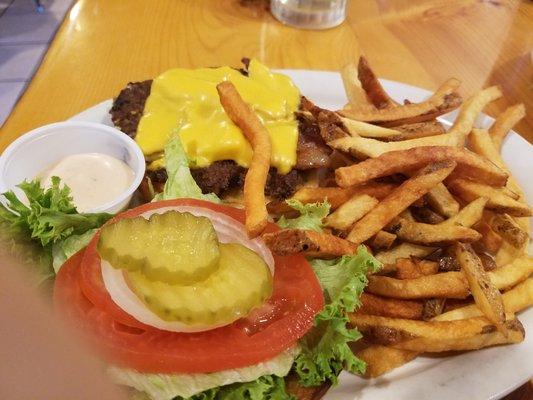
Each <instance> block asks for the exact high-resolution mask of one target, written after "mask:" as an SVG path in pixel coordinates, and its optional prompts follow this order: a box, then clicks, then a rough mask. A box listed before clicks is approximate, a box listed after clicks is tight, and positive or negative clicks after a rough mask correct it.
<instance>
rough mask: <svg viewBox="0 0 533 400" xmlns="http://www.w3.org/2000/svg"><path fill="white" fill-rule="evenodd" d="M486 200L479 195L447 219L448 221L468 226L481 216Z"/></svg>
mask: <svg viewBox="0 0 533 400" xmlns="http://www.w3.org/2000/svg"><path fill="white" fill-rule="evenodd" d="M487 201H488V199H487V198H486V197H480V198H478V199H476V200H474V201H472V202H470V203H468V204H467V205H466V206H464V207H463V208H462V209H461V211H459V212H458V213H457V214H456V215H454V216H453V217H451V218H450V219H449V220H448V221H449V223H452V224H459V225H462V226H466V227H467V228H470V227H471V226H473V225H474V224H476V223H477V222H478V221H480V220H481V217H483V210H484V209H485V205H486V204H487Z"/></svg>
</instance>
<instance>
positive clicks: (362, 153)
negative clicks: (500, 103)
mask: <svg viewBox="0 0 533 400" xmlns="http://www.w3.org/2000/svg"><path fill="white" fill-rule="evenodd" d="M500 96H501V91H500V90H499V89H498V87H496V86H493V87H490V88H488V89H485V90H482V91H480V92H478V93H477V94H475V95H474V96H472V97H471V98H470V99H468V101H466V102H465V104H464V105H463V107H461V110H460V112H459V116H458V117H457V118H456V120H455V122H454V124H453V126H452V127H451V128H450V130H449V131H448V133H447V134H445V135H437V136H428V137H423V138H418V139H411V140H404V141H401V142H388V143H383V142H380V141H379V140H374V139H367V138H362V137H344V138H339V139H336V140H333V141H331V142H329V143H328V144H329V145H330V146H331V147H333V148H335V149H337V150H341V151H344V152H347V153H351V154H352V155H354V156H355V157H358V158H367V157H378V156H379V155H380V154H383V153H387V152H389V151H394V150H405V149H411V148H413V147H421V146H460V147H462V146H464V143H465V139H466V136H467V135H468V134H469V133H470V131H471V130H472V127H473V125H474V122H475V120H476V117H477V115H478V114H479V113H480V112H481V110H483V108H484V107H485V106H486V105H487V104H488V103H490V102H491V101H493V100H496V99H498V98H499V97H500ZM398 108H399V107H398ZM382 111H383V110H382Z"/></svg>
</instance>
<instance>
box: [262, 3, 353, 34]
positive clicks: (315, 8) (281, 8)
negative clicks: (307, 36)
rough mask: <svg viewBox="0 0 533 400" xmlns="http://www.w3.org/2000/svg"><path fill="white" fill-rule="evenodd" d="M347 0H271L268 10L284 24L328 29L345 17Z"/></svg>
mask: <svg viewBox="0 0 533 400" xmlns="http://www.w3.org/2000/svg"><path fill="white" fill-rule="evenodd" d="M347 2H348V0H271V1H270V11H271V12H272V15H274V17H276V19H278V20H279V21H280V22H282V23H284V24H285V25H290V26H294V27H295V28H302V29H328V28H333V27H335V26H337V25H340V24H341V23H342V22H343V21H344V20H345V19H346V3H347Z"/></svg>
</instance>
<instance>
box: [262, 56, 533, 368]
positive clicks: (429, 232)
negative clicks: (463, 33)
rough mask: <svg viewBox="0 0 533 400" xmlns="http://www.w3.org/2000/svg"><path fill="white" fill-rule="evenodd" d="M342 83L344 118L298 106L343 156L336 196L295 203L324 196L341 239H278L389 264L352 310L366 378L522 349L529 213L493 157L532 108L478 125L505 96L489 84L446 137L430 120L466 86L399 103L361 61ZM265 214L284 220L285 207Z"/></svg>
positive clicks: (530, 289)
mask: <svg viewBox="0 0 533 400" xmlns="http://www.w3.org/2000/svg"><path fill="white" fill-rule="evenodd" d="M343 81H344V84H345V87H346V91H347V96H348V98H349V104H348V105H347V106H345V108H344V109H343V110H340V111H338V112H337V113H333V112H330V111H327V110H323V109H320V108H319V107H317V106H314V105H312V107H311V108H309V106H307V107H303V108H304V109H305V110H308V111H309V112H310V115H309V118H314V120H315V121H316V123H317V124H318V125H319V127H320V134H321V137H322V138H323V139H324V140H325V142H326V143H327V144H328V145H329V146H330V147H331V148H333V149H335V151H337V153H338V154H345V157H346V159H345V160H344V161H343V162H339V163H336V164H335V167H331V168H332V169H334V170H335V183H336V184H337V185H338V187H332V188H309V189H301V190H300V191H298V192H297V193H296V194H295V195H294V198H299V199H300V200H301V201H302V202H304V203H306V202H316V201H323V200H324V199H325V198H326V197H327V198H328V201H330V203H331V204H332V211H331V213H330V215H329V216H327V217H326V218H325V220H324V222H325V227H326V228H329V229H330V230H331V232H333V233H334V234H336V235H338V236H340V237H342V238H344V237H346V240H343V239H340V237H337V239H339V240H341V241H340V242H339V241H336V240H335V239H332V238H331V235H329V234H326V236H320V237H319V236H313V235H321V234H317V233H311V234H310V235H307V233H306V234H303V237H296V236H294V237H293V235H294V234H293V233H278V235H280V239H279V246H280V247H281V250H282V252H283V250H287V248H289V250H290V251H288V252H289V253H291V252H294V251H297V252H302V253H304V254H306V255H307V254H317V255H320V256H324V257H336V256H339V255H342V254H349V253H350V252H353V251H355V249H356V247H357V246H358V245H360V244H365V245H367V246H369V247H371V249H373V250H374V251H376V253H375V255H374V256H375V258H376V259H378V260H379V261H380V262H382V263H383V268H382V269H381V270H380V271H378V272H375V273H372V274H370V275H369V276H368V280H369V282H368V285H367V287H366V289H365V293H363V295H362V297H361V301H362V306H361V308H360V309H359V310H357V311H356V312H354V313H351V314H350V315H349V318H350V321H351V322H352V324H353V325H354V326H355V327H357V328H358V329H359V330H360V331H361V332H362V333H363V334H364V342H363V343H359V345H358V346H357V347H358V348H359V349H358V350H357V351H356V355H357V356H358V357H360V358H361V359H363V360H365V361H366V362H367V372H366V375H365V376H367V377H375V376H379V375H381V374H383V373H385V372H387V371H390V370H391V369H393V368H396V367H398V366H400V365H402V364H404V363H406V362H408V361H410V360H412V359H413V358H415V357H416V356H417V355H418V354H420V353H422V352H445V351H464V350H475V349H478V348H483V347H487V346H491V345H498V344H510V343H519V342H521V341H522V340H523V339H524V330H523V327H522V325H521V324H520V322H519V321H518V319H516V318H515V315H514V314H515V313H517V312H519V311H521V310H523V309H525V308H527V307H529V306H531V305H533V277H531V276H532V274H533V257H531V256H528V255H527V253H526V250H525V249H526V248H527V245H528V241H529V216H531V215H532V211H531V208H530V207H529V206H528V205H527V203H526V200H525V197H524V192H523V190H522V188H521V187H520V186H519V184H518V182H517V181H516V180H515V179H514V178H513V176H512V175H511V173H510V170H509V168H508V167H507V166H506V165H505V163H504V161H503V159H502V157H501V155H500V153H499V148H500V146H501V142H502V140H503V138H504V137H505V135H506V134H507V132H508V131H509V130H510V129H511V128H512V126H513V125H514V124H515V123H516V122H517V121H518V120H520V118H522V117H523V115H524V107H523V106H522V105H517V106H513V107H511V108H509V109H508V110H506V111H505V112H504V113H502V114H501V115H500V116H498V118H497V120H496V122H495V123H494V124H493V126H492V127H491V128H490V130H486V129H476V128H474V123H475V121H476V118H477V117H478V114H479V113H480V112H481V111H482V110H483V108H484V107H485V106H486V105H487V104H488V103H490V102H492V101H494V100H496V99H498V98H499V97H500V96H501V91H500V90H499V88H498V87H490V88H487V89H484V90H481V91H479V92H477V93H475V94H473V95H472V96H470V97H469V98H468V99H467V100H466V101H465V102H464V103H463V104H462V106H461V108H460V110H459V113H458V117H457V118H456V119H455V122H454V123H453V125H452V127H451V128H450V129H449V130H448V132H447V133H446V132H445V130H444V127H443V125H442V124H441V123H440V122H438V121H436V120H435V119H434V118H435V116H437V115H439V114H440V113H442V112H445V111H448V110H451V109H453V108H455V107H457V106H458V105H459V103H460V98H459V96H458V95H457V93H456V89H457V86H458V84H459V82H458V81H456V80H449V81H448V82H446V83H445V84H444V85H443V86H441V88H439V90H437V92H436V93H435V94H434V95H433V96H431V97H430V98H429V99H428V100H426V101H424V102H421V103H419V104H414V103H411V102H409V101H408V100H405V102H404V104H398V103H397V102H395V101H394V100H392V99H391V98H390V97H389V95H388V94H387V93H386V92H385V91H384V90H383V87H382V86H381V85H380V83H379V80H378V79H377V77H376V75H375V74H374V73H373V72H372V70H371V69H370V67H369V65H368V63H367V62H366V60H365V59H360V61H359V64H358V66H357V71H356V66H355V65H350V66H348V67H347V68H346V69H345V70H344V71H343ZM467 138H468V143H467V140H466V139H467ZM354 158H355V159H356V160H358V161H354ZM399 182H402V183H399ZM329 184H332V182H331V183H329ZM271 208H272V209H276V210H277V211H281V212H288V211H289V210H287V209H286V207H284V206H283V205H282V204H280V203H277V204H276V203H271V204H270V205H269V209H271ZM269 235H272V234H269ZM274 235H275V234H274ZM284 235H288V236H287V237H284ZM322 235H323V234H322ZM265 236H267V241H268V240H269V239H268V235H265ZM283 246H285V247H284V248H283ZM291 246H292V247H291ZM326 250H327V251H326ZM275 251H277V250H275ZM471 296H472V297H473V300H474V303H472V301H471V300H470V299H471V298H472V297H471ZM454 306H455V307H456V308H455V309H453V307H454ZM445 310H451V311H447V312H444V311H445ZM361 346H367V347H366V348H362V349H361ZM354 348H355V347H354Z"/></svg>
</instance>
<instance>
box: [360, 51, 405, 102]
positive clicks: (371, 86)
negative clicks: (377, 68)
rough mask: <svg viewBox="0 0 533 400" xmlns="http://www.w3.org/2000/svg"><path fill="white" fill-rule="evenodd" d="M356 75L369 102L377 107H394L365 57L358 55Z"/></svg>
mask: <svg viewBox="0 0 533 400" xmlns="http://www.w3.org/2000/svg"><path fill="white" fill-rule="evenodd" d="M357 77H358V79H359V82H361V86H362V87H363V90H364V91H365V92H366V95H367V97H368V99H369V100H370V102H371V103H372V104H373V105H374V106H375V107H376V108H378V109H381V108H392V107H396V106H397V105H398V103H396V102H395V101H394V100H393V99H391V98H390V97H389V95H388V94H387V92H386V91H385V89H383V86H381V83H380V82H379V79H378V78H377V76H376V74H375V73H374V71H372V69H371V68H370V65H369V64H368V61H367V59H366V58H365V57H364V56H361V57H359V63H358V64H357Z"/></svg>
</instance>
